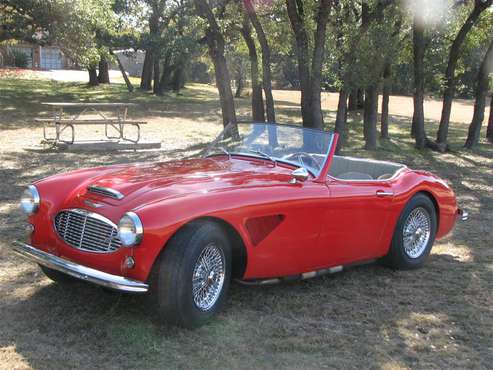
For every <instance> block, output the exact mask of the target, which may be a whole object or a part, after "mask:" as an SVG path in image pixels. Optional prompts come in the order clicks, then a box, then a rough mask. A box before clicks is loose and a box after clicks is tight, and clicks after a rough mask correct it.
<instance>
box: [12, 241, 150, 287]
mask: <svg viewBox="0 0 493 370" xmlns="http://www.w3.org/2000/svg"><path fill="white" fill-rule="evenodd" d="M12 250H13V251H14V252H16V253H17V254H19V255H20V256H22V257H24V258H27V259H28V260H31V261H33V262H36V263H39V264H41V265H43V266H46V267H49V268H51V269H54V270H57V271H60V272H63V273H65V274H67V275H70V276H73V277H75V278H77V279H80V280H84V281H88V282H91V283H93V284H97V285H101V286H104V287H106V288H111V289H116V290H119V291H122V292H131V293H145V292H147V291H148V290H149V285H148V284H146V283H143V282H141V281H137V280H133V279H128V278H126V277H123V276H118V275H113V274H108V273H106V272H103V271H99V270H96V269H93V268H91V267H87V266H83V265H79V264H78V263H75V262H72V261H68V260H66V259H63V258H60V257H57V256H54V255H52V254H50V253H46V252H43V251H41V250H39V249H37V248H34V247H33V246H31V245H29V244H25V243H21V242H18V241H14V242H13V243H12Z"/></svg>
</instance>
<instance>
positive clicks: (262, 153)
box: [247, 149, 277, 166]
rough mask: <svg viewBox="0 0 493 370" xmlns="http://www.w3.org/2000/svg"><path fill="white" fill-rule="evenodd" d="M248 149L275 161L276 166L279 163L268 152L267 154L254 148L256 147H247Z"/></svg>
mask: <svg viewBox="0 0 493 370" xmlns="http://www.w3.org/2000/svg"><path fill="white" fill-rule="evenodd" d="M247 150H248V151H249V152H251V153H255V154H258V155H260V156H262V157H263V158H267V159H268V160H270V161H272V162H273V163H274V166H276V165H277V161H276V160H275V159H274V158H272V157H271V156H270V155H268V154H266V153H264V152H262V151H260V150H254V149H247Z"/></svg>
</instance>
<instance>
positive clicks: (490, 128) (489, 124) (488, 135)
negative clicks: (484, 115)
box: [486, 94, 493, 143]
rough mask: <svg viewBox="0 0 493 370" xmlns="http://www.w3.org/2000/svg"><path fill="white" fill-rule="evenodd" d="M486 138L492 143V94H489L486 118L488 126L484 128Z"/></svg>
mask: <svg viewBox="0 0 493 370" xmlns="http://www.w3.org/2000/svg"><path fill="white" fill-rule="evenodd" d="M486 139H488V141H489V142H490V143H493V94H491V96H490V118H489V119H488V127H487V128H486Z"/></svg>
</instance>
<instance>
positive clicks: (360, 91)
mask: <svg viewBox="0 0 493 370" xmlns="http://www.w3.org/2000/svg"><path fill="white" fill-rule="evenodd" d="M364 107H365V92H364V91H363V89H358V109H363V108H364Z"/></svg>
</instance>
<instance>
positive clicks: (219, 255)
mask: <svg viewBox="0 0 493 370" xmlns="http://www.w3.org/2000/svg"><path fill="white" fill-rule="evenodd" d="M225 272H226V261H225V258H224V253H223V251H222V249H221V248H219V247H218V246H217V245H215V244H214V243H211V244H209V245H207V247H205V248H204V250H203V251H202V253H200V256H199V258H197V262H196V263H195V267H194V269H193V277H192V295H193V301H194V303H195V306H197V308H198V309H199V310H201V311H207V310H209V309H210V308H211V307H212V306H214V304H215V303H216V302H217V300H218V299H219V296H220V295H221V291H222V288H223V285H224V277H225Z"/></svg>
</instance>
